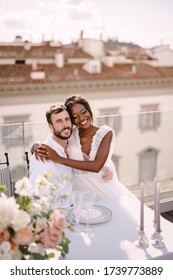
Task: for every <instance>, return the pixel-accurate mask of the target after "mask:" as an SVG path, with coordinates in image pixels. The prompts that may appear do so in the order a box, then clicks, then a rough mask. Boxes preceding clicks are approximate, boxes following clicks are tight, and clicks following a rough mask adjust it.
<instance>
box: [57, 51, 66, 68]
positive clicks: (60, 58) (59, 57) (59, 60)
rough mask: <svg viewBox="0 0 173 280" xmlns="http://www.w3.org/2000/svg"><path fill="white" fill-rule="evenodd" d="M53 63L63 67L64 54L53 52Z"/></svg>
mask: <svg viewBox="0 0 173 280" xmlns="http://www.w3.org/2000/svg"><path fill="white" fill-rule="evenodd" d="M55 65H56V67H58V68H63V67H64V54H63V53H59V52H58V53H56V54H55Z"/></svg>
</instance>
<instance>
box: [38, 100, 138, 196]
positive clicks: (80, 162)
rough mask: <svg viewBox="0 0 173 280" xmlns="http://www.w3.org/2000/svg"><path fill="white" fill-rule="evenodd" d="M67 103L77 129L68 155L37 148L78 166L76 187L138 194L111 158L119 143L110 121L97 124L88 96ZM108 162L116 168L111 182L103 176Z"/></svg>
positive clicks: (45, 155) (43, 154)
mask: <svg viewBox="0 0 173 280" xmlns="http://www.w3.org/2000/svg"><path fill="white" fill-rule="evenodd" d="M65 106H66V107H67V110H68V112H69V114H70V117H71V121H72V123H73V125H74V130H73V133H72V135H71V137H70V138H69V140H68V157H69V158H63V157H60V156H59V155H58V154H57V153H56V152H55V150H53V149H52V148H50V147H49V146H47V145H45V144H42V145H41V146H40V147H39V149H38V150H37V152H38V154H39V156H40V157H42V158H44V159H45V160H52V161H54V162H57V163H60V164H63V165H66V166H70V167H72V168H73V169H74V173H75V179H74V188H75V189H78V190H81V191H87V190H88V191H92V192H94V193H96V195H97V199H106V198H109V199H111V198H115V197H117V198H121V197H122V196H124V195H128V196H132V197H133V199H134V198H135V196H134V195H132V194H131V193H130V192H129V191H128V190H127V188H126V187H125V186H123V185H122V184H121V183H120V182H119V180H118V178H117V173H116V170H115V166H114V164H113V162H112V160H111V157H112V153H113V150H114V145H115V133H114V131H113V129H112V128H110V127H108V126H107V125H102V126H100V127H97V126H94V125H93V113H92V111H91V108H90V105H89V103H88V102H87V100H86V99H84V98H83V97H81V96H79V95H73V96H71V97H68V98H67V100H66V101H65ZM105 166H109V167H110V169H111V170H112V172H113V178H112V179H111V180H109V181H107V182H104V181H103V180H102V179H101V175H102V173H103V172H104V168H105Z"/></svg>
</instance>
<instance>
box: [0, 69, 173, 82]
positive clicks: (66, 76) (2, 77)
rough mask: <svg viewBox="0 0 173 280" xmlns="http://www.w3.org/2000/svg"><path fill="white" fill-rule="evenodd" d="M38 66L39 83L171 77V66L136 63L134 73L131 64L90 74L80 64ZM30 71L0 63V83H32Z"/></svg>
mask: <svg viewBox="0 0 173 280" xmlns="http://www.w3.org/2000/svg"><path fill="white" fill-rule="evenodd" d="M39 68H40V69H43V70H44V71H45V79H44V80H40V81H38V80H37V81H36V82H40V83H57V82H60V81H61V82H64V81H76V80H99V79H123V78H124V79H130V78H163V77H173V67H152V66H149V65H146V64H137V65H136V74H133V72H132V65H131V64H117V65H114V67H112V68H109V67H107V66H105V65H103V64H102V72H101V73H92V74H90V73H88V72H87V71H85V70H83V69H82V65H81V64H72V65H65V66H64V67H63V68H57V67H56V66H55V65H54V64H46V65H39ZM31 71H32V66H31V65H26V64H14V65H0V85H10V84H28V83H29V84H30V83H34V80H32V79H31V77H30V73H31Z"/></svg>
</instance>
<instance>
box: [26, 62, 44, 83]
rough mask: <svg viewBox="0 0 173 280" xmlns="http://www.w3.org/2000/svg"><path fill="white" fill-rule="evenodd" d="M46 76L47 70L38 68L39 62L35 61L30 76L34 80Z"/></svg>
mask: <svg viewBox="0 0 173 280" xmlns="http://www.w3.org/2000/svg"><path fill="white" fill-rule="evenodd" d="M45 77H46V73H45V71H44V70H43V69H40V68H38V66H37V62H36V61H33V63H32V71H31V73H30V78H31V79H32V80H34V81H43V80H44V79H45Z"/></svg>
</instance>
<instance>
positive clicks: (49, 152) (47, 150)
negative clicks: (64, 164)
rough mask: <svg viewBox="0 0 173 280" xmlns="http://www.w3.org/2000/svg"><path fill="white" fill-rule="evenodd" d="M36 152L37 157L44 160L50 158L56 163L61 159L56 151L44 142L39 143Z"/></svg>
mask: <svg viewBox="0 0 173 280" xmlns="http://www.w3.org/2000/svg"><path fill="white" fill-rule="evenodd" d="M37 152H38V155H39V157H40V158H43V159H44V160H46V161H48V160H52V161H54V162H57V163H58V162H59V161H60V159H61V157H60V156H59V155H58V154H57V152H56V151H55V150H54V149H52V148H51V147H49V146H48V145H46V144H41V145H40V146H39V148H38V149H37Z"/></svg>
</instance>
